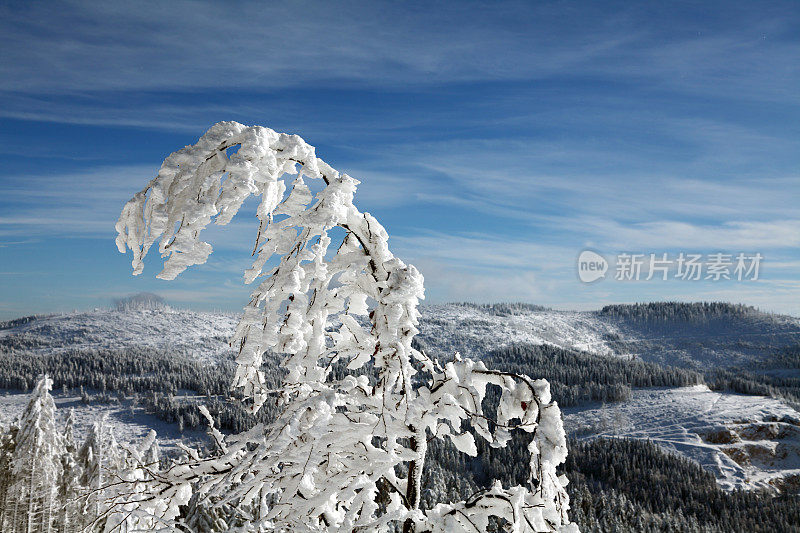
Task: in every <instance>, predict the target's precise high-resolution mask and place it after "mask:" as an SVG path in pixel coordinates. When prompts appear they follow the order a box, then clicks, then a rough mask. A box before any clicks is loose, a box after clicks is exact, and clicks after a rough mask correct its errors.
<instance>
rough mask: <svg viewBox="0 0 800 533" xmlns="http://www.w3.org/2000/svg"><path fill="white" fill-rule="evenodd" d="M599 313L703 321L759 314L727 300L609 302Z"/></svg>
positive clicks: (638, 319)
mask: <svg viewBox="0 0 800 533" xmlns="http://www.w3.org/2000/svg"><path fill="white" fill-rule="evenodd" d="M599 313H600V315H602V316H608V317H613V318H618V319H622V320H630V321H634V322H686V323H690V324H703V323H706V322H709V321H711V320H716V319H723V318H725V319H730V318H745V317H750V316H755V315H758V314H760V313H759V311H758V310H757V309H756V308H754V307H752V306H749V305H743V304H731V303H726V302H694V303H684V302H650V303H637V304H614V305H606V306H605V307H603V308H602V309H601V310H600V311H599Z"/></svg>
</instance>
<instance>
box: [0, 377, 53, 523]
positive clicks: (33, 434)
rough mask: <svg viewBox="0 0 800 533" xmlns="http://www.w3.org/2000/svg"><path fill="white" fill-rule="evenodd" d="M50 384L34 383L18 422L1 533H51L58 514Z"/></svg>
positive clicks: (46, 379)
mask: <svg viewBox="0 0 800 533" xmlns="http://www.w3.org/2000/svg"><path fill="white" fill-rule="evenodd" d="M52 386H53V381H52V380H51V379H50V378H49V377H47V376H43V377H41V378H39V381H38V382H37V383H36V387H35V388H34V390H33V392H32V394H31V399H30V402H29V403H28V405H27V407H26V408H25V411H24V412H23V413H22V417H21V418H20V422H19V430H18V431H17V435H16V445H15V447H14V452H13V455H12V459H11V472H10V473H11V476H12V482H11V485H10V486H9V487H8V490H7V492H6V501H5V506H4V512H3V523H2V530H3V531H15V532H23V531H24V532H26V533H32V532H34V531H36V532H47V533H50V532H51V531H53V527H54V522H55V520H56V517H57V515H58V510H59V504H58V498H57V482H58V479H59V477H60V473H61V472H60V471H61V462H60V457H61V442H60V438H59V437H60V434H59V432H58V431H57V430H56V425H55V414H56V406H55V402H54V401H53V397H52V396H50V390H52Z"/></svg>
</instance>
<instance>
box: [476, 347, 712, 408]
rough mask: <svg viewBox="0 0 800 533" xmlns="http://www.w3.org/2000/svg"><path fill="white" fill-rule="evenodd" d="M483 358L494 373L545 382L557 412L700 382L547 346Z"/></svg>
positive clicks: (682, 373)
mask: <svg viewBox="0 0 800 533" xmlns="http://www.w3.org/2000/svg"><path fill="white" fill-rule="evenodd" d="M486 358H487V360H488V361H490V362H491V364H492V366H493V367H495V368H498V369H501V370H505V371H508V372H516V373H519V374H527V375H529V376H532V377H535V378H537V379H538V378H544V379H546V380H548V381H549V382H550V390H551V393H552V395H553V399H554V400H556V401H557V402H558V404H559V405H561V406H562V407H570V406H576V405H581V404H584V403H586V402H592V401H594V402H618V401H623V400H626V399H628V397H629V396H630V392H631V388H633V387H637V388H645V387H686V386H690V385H696V384H698V383H702V382H703V378H702V376H701V375H700V374H698V373H697V372H694V371H691V370H686V369H682V368H676V367H667V366H660V365H657V364H655V363H648V362H645V361H641V360H638V359H630V358H621V357H611V356H601V355H595V354H589V353H585V352H578V351H575V350H566V349H563V348H559V347H556V346H552V345H549V344H542V345H514V346H509V347H506V348H500V349H498V350H494V351H492V352H490V353H489V354H488V355H487V357H486Z"/></svg>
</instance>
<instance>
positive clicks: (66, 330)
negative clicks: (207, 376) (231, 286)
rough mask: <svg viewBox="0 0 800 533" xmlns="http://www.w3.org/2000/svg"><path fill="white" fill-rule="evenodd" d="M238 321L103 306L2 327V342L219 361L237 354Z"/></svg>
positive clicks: (45, 349)
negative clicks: (135, 349)
mask: <svg viewBox="0 0 800 533" xmlns="http://www.w3.org/2000/svg"><path fill="white" fill-rule="evenodd" d="M238 321H239V314H235V313H228V314H226V313H198V312H194V311H185V310H176V309H160V310H130V311H111V310H105V309H103V310H95V311H88V312H79V313H68V314H60V315H48V316H44V317H40V318H37V319H36V320H33V321H31V322H28V323H26V324H21V325H18V326H16V327H13V328H8V329H0V341H2V340H3V337H7V336H11V335H14V336H21V337H23V338H28V339H30V340H31V341H32V343H31V344H32V345H31V346H30V347H29V348H28V350H29V351H31V352H33V353H53V352H56V353H57V352H58V351H59V350H65V349H78V350H86V349H118V348H124V347H128V346H145V347H149V348H157V349H167V350H172V351H175V352H178V353H181V354H185V355H190V356H194V357H196V358H198V359H201V360H203V361H209V362H214V361H218V360H219V359H220V358H221V357H227V358H230V357H232V353H233V350H232V349H231V347H230V346H229V345H228V339H229V338H230V337H231V335H232V334H233V330H234V328H235V327H236V323H237V322H238Z"/></svg>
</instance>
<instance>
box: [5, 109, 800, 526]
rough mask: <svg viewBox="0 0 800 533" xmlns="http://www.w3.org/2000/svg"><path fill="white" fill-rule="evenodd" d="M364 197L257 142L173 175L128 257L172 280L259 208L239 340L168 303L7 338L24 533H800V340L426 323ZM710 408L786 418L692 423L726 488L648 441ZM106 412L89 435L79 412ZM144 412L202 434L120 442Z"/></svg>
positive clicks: (670, 319)
mask: <svg viewBox="0 0 800 533" xmlns="http://www.w3.org/2000/svg"><path fill="white" fill-rule="evenodd" d="M286 175H290V176H294V178H293V179H292V180H291V183H289V180H286V181H284V180H285V176H286ZM306 179H307V180H309V184H306V183H305V181H306ZM357 185H358V183H357V182H356V181H355V180H353V179H352V178H350V177H349V176H347V175H346V174H339V173H338V172H337V171H335V170H334V169H333V168H331V167H330V166H328V165H327V164H325V163H324V162H323V161H322V160H320V159H318V158H316V155H315V153H314V149H313V147H311V146H309V145H307V144H306V143H305V142H304V141H303V140H302V139H300V138H299V137H296V136H287V135H283V134H277V133H275V132H273V131H272V130H268V129H266V128H258V127H254V128H248V127H245V126H242V125H240V124H236V123H221V124H218V125H217V126H215V127H214V128H212V129H211V130H210V131H209V132H208V133H207V134H206V135H205V136H204V137H203V138H201V139H200V141H199V142H198V143H197V144H196V145H194V146H190V147H187V148H185V149H183V150H181V151H179V152H176V153H175V154H173V155H172V156H170V157H169V158H168V159H167V160H166V161H165V163H164V165H163V166H162V169H161V171H160V172H159V175H158V176H157V177H156V178H155V179H153V181H151V182H150V184H149V185H148V186H147V187H146V188H145V189H144V190H143V191H142V192H141V193H139V194H137V195H136V196H135V197H134V198H133V200H131V202H129V203H128V205H126V207H125V209H124V211H123V214H122V216H121V217H120V221H119V223H118V225H117V229H118V231H119V238H118V241H117V244H118V246H119V248H120V251H125V249H126V247H127V248H130V249H132V250H133V251H134V258H133V267H134V272H135V273H138V272H141V270H142V267H143V259H144V257H145V256H146V254H147V252H148V250H149V249H150V247H151V246H155V245H156V243H158V244H157V245H158V247H159V250H160V252H161V255H162V257H163V258H165V260H166V261H165V267H164V271H162V273H161V274H160V275H159V276H161V277H164V278H168V279H170V278H173V277H175V276H177V275H178V274H179V273H180V272H181V271H183V270H184V269H185V268H187V267H189V266H191V265H193V264H198V263H202V262H204V261H205V260H206V258H207V257H208V255H209V254H210V253H211V246H210V245H209V244H207V243H204V242H201V241H200V239H199V236H200V234H201V231H202V229H203V228H204V227H205V226H206V225H208V224H209V223H211V222H212V221H213V222H216V223H222V224H224V223H226V222H228V221H230V220H231V218H232V217H233V216H234V215H235V213H236V211H237V210H238V208H239V207H240V206H241V205H242V203H243V202H244V200H245V199H246V197H247V196H248V195H249V194H255V195H257V196H260V197H261V202H262V204H261V206H260V207H259V208H258V217H259V220H260V226H259V229H258V234H257V236H256V239H255V247H254V257H255V260H254V265H253V267H252V268H251V269H250V270H248V272H247V273H246V276H247V279H249V280H250V281H258V283H257V288H256V289H255V290H254V291H253V294H252V299H251V301H250V303H249V304H248V306H247V307H246V308H245V313H244V316H243V317H242V318H241V320H240V321H239V322H238V324H236V318H235V317H233V316H230V315H221V314H212V313H191V312H186V311H181V310H177V309H172V308H170V307H169V306H167V305H166V303H165V302H164V301H163V299H161V298H160V297H158V296H156V295H152V294H143V295H137V296H134V297H130V298H125V299H119V300H117V301H115V302H114V303H113V307H112V309H110V310H96V311H95V312H93V313H83V314H75V315H66V316H64V315H52V316H31V317H25V318H20V319H15V320H11V321H8V322H5V323H2V324H0V350H1V351H0V355H2V357H1V358H0V388H3V389H6V390H29V391H32V392H31V393H30V397H29V398H28V399H27V401H26V402H25V407H24V409H22V410H21V412H20V414H19V416H18V417H16V418H14V419H12V420H9V421H8V422H7V423H6V424H5V426H4V427H3V428H2V450H3V456H2V461H3V463H2V464H3V468H2V472H3V476H4V477H3V479H2V481H1V482H0V496H1V497H2V500H0V501H2V506H3V507H2V515H1V516H2V520H3V522H2V525H3V531H26V532H32V531H48V532H49V531H69V532H72V531H139V530H146V531H149V530H154V529H158V530H164V531H168V530H169V531H172V530H175V531H234V530H243V531H393V532H394V531H403V532H404V533H410V532H418V533H422V532H437V531H438V532H444V531H476V530H477V531H504V530H512V531H519V532H520V533H526V532H528V533H529V532H534V531H535V532H543V531H554V532H555V531H577V530H582V531H597V532H601V531H602V532H604V531H664V530H671V531H687V532H695V531H703V532H717V531H719V532H723V531H735V530H741V528H744V530H747V531H754V532H756V531H764V532H767V531H776V530H786V531H792V530H794V529H797V528H800V513H798V508H800V506H798V503H800V500H798V496H797V495H796V492H797V490H796V489H797V487H798V486H800V483H798V482H797V479H800V465H797V464H795V463H796V461H794V460H793V459H792V457H793V456H792V455H791V454H794V453H796V452H797V451H798V450H800V448H798V444H799V443H800V438H798V437H800V431H799V430H798V429H797V428H800V416H796V415H797V412H796V411H794V410H793V408H792V407H790V405H792V404H794V402H796V401H797V400H798V398H800V395H798V390H800V383H798V382H797V379H796V378H795V377H793V375H792V373H791V372H789V373H788V374H787V373H786V372H785V371H786V370H787V369H792V368H796V367H797V353H798V351H797V342H798V338H800V323H798V321H796V320H794V319H791V318H789V317H782V316H772V315H768V314H764V313H761V312H759V311H757V310H756V309H753V308H750V307H746V306H731V305H728V304H720V303H713V302H710V303H698V304H679V303H674V302H666V303H657V304H647V305H634V306H619V305H616V306H606V307H604V308H603V309H602V310H600V311H598V312H593V313H572V312H558V311H552V310H549V309H547V308H544V307H541V306H536V305H530V304H493V305H488V304H486V305H474V304H452V305H449V306H432V307H421V308H420V307H418V304H419V300H420V299H421V298H422V297H423V294H424V289H423V286H422V276H421V274H420V273H419V272H417V271H416V269H415V268H414V267H413V266H410V265H406V264H405V263H403V262H402V261H400V260H399V259H398V258H396V257H394V256H393V254H392V253H391V252H390V250H389V248H388V235H387V234H386V232H385V230H383V228H382V227H381V226H380V224H379V223H378V222H377V220H375V219H374V218H373V217H371V216H370V215H369V214H366V213H362V212H360V211H359V210H358V209H356V207H355V205H354V204H353V197H354V193H355V191H356V186H357ZM273 256H275V257H273ZM231 338H232V339H233V340H234V342H233V343H232V348H231V347H230V346H229V345H228V340H229V339H231ZM687 339H691V341H690V342H687ZM461 354H465V355H467V354H468V355H470V356H471V358H466V357H463V356H462V355H461ZM723 361H724V363H722V362H723ZM709 362H714V363H715V364H714V365H709V364H708V363H709ZM529 376H530V377H529ZM231 384H233V388H231ZM708 386H711V387H712V388H714V389H716V390H719V391H722V392H721V394H728V395H730V392H731V391H735V392H740V393H745V394H760V395H765V396H772V397H773V401H772V402H773V403H772V404H770V405H771V407H770V408H769V409H762V408H761V407H757V408H755V409H751V412H748V414H747V417H748V418H749V420H747V421H742V420H741V419H736V420H731V419H729V418H725V417H726V416H729V415H728V414H727V413H725V412H721V413H716V414H714V415H713V416H716V417H717V418H716V419H713V420H712V419H711V418H708V420H706V419H696V420H695V419H692V420H688V419H687V421H686V422H685V424H686V425H685V427H684V428H681V429H680V431H683V435H688V433H687V431H686V430H687V428H692V431H696V432H697V433H696V435H697V438H699V439H700V440H701V441H703V444H702V446H700V447H697V448H696V449H697V450H704V451H703V453H706V454H711V458H712V460H711V463H709V464H713V461H717V462H718V463H719V464H720V465H722V466H721V468H720V471H719V472H714V471H711V470H710V467H709V464H705V463H703V462H700V464H698V462H697V459H696V458H697V457H698V456H697V455H694V456H693V455H692V453H694V452H690V453H688V455H687V454H684V455H680V454H679V453H678V454H676V453H675V451H674V450H673V451H670V450H669V449H668V447H666V446H665V444H666V443H668V442H670V441H669V440H668V439H667V438H665V439H664V440H663V441H662V440H659V439H660V435H661V434H662V433H663V432H664V431H667V429H668V427H667V426H666V424H667V423H668V417H664V418H663V419H658V418H656V419H655V422H654V423H655V424H656V426H655V428H654V430H653V431H652V432H651V433H646V432H645V435H647V438H646V439H643V440H638V439H637V432H636V431H630V432H628V433H625V432H624V431H625V424H626V423H627V417H630V416H640V415H638V414H637V413H640V412H641V411H636V409H643V410H645V412H646V410H647V409H650V413H651V414H652V413H655V411H654V410H653V408H652V404H648V403H647V401H646V400H647V399H648V398H654V399H655V400H653V401H656V402H658V401H660V400H659V398H670V400H669V401H675V400H673V399H671V398H673V397H672V396H669V393H670V391H677V390H685V391H694V396H693V397H697V402H700V403H698V404H697V405H700V404H701V403H702V402H703V401H706V400H705V399H706V394H712V393H711V391H710V390H709V389H708ZM646 391H652V393H649V394H651V396H649V397H642V394H641V393H642V392H646ZM53 395H56V398H57V399H58V398H62V397H63V398H67V397H69V398H73V400H72V401H71V405H72V406H73V407H72V408H70V409H65V412H61V413H60V412H59V410H58V409H57V408H56V401H55V400H54V396H53ZM684 396H686V397H689V396H690V394H689V393H688V392H687V393H684ZM680 397H681V396H675V398H680ZM0 400H1V399H0ZM681 401H682V400H681ZM637 402H638V403H637ZM732 402H733V403H732V404H731V405H733V406H734V409H737V408H738V407H737V406H739V405H742V406H743V405H744V404H742V403H736V401H735V398H734V399H733V400H732ZM714 403H715V404H716V403H718V399H715V400H714ZM640 404H641V405H642V407H641V408H639V407H637V405H640ZM607 405H615V406H621V407H620V408H619V409H616V410H614V411H613V413H610V412H609V410H608V409H607V408H606V406H607ZM753 405H756V406H758V405H766V403H762V404H758V402H756V403H755V404H753ZM101 406H103V407H104V408H108V412H109V413H111V416H109V415H105V416H103V417H101V418H99V419H97V420H96V421H95V422H94V423H92V424H91V426H90V428H89V429H88V430H85V431H83V434H81V435H77V433H76V429H75V426H76V424H75V420H76V410H75V409H86V410H93V409H97V408H99V407H101ZM628 406H629V407H628ZM560 407H563V408H567V409H568V412H567V414H568V416H567V420H569V421H570V426H569V427H567V428H566V429H567V430H566V431H565V426H564V424H565V421H564V417H562V414H561V410H560ZM598 407H599V409H598ZM680 408H681V407H680V406H676V411H677V410H679V409H680ZM691 408H694V407H691ZM123 411H125V412H129V415H128V416H127V417H128V418H132V417H136V416H142V415H144V414H146V415H147V416H151V417H155V418H156V419H159V420H161V421H163V422H165V423H167V424H168V425H169V426H170V427H174V428H176V429H177V432H178V433H179V434H181V435H184V436H186V437H188V435H189V434H190V432H195V435H194V438H193V440H192V441H191V442H190V441H189V440H188V439H186V440H184V441H183V442H181V441H180V440H175V439H174V438H173V439H171V440H164V436H163V435H157V434H156V433H155V432H153V431H149V432H148V433H146V434H141V432H140V434H139V435H138V436H136V437H133V436H132V435H131V434H130V432H128V433H127V434H126V435H125V437H124V438H119V437H118V436H117V433H116V431H115V430H116V429H118V428H120V427H122V426H121V424H120V419H119V416H118V413H120V412H123ZM710 412H711V411H710V410H709V413H710ZM739 412H740V413H745V411H744V410H740V411H739ZM115 413H117V414H116V415H115ZM597 413H599V415H598V414H597ZM657 416H662V415H660V414H659V415H657ZM709 416H710V415H709ZM714 424H716V425H714ZM122 425H124V423H123V424H122ZM662 428H663V431H662ZM615 430H618V431H617V432H616V433H615ZM168 431H170V430H168ZM202 432H206V433H207V435H208V437H207V438H205V439H198V438H197V434H198V433H202ZM567 432H569V433H570V435H571V436H570V438H568V436H567ZM651 434H652V435H653V436H654V437H655V438H656V442H658V443H656V442H653V441H650V440H649V435H651ZM618 436H626V437H628V439H624V440H623V439H619V440H617V438H615V439H614V440H608V437H618ZM597 437H600V438H597ZM678 438H679V439H680V438H684V437H683V436H680V435H679V437H678ZM743 439H744V440H743ZM674 442H675V443H678V444H681V445H689V443H690V442H691V438H689V439H686V440H683V441H679V440H676V441H674ZM160 443H164V444H167V443H169V446H165V447H164V448H163V450H160ZM690 446H692V445H690ZM689 449H690V450H691V449H693V448H689ZM769 450H772V451H771V452H770V451H769ZM770 453H771V454H772V455H771V456H770V461H772V463H771V464H767V463H766V462H765V461H764V459H763V457H764V454H767V455H769V454H770ZM690 458H691V459H690ZM720 461H721V463H720ZM751 462H752V464H751ZM643 479H647V480H648V481H647V483H645V484H643V483H642V480H643ZM730 487H734V490H730ZM726 488H727V489H728V490H725V489H726ZM776 495H780V496H778V497H776ZM737 528H740V529H737Z"/></svg>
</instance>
